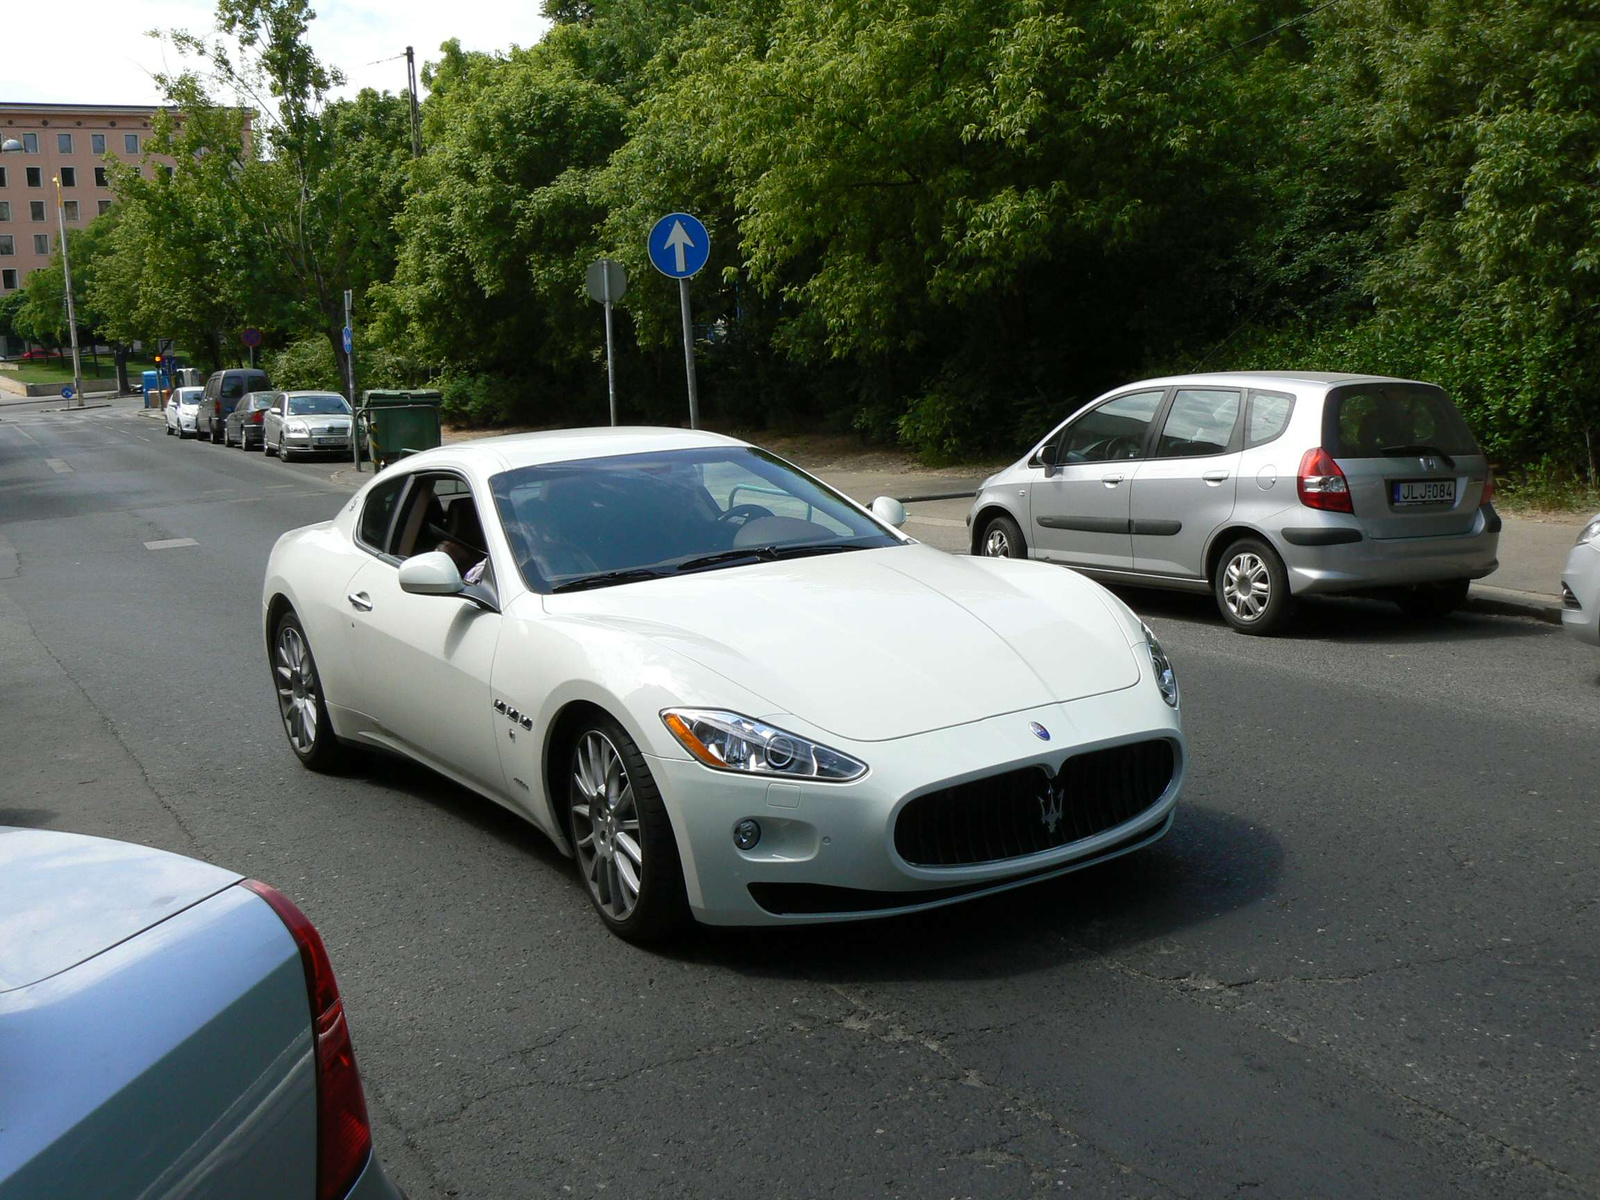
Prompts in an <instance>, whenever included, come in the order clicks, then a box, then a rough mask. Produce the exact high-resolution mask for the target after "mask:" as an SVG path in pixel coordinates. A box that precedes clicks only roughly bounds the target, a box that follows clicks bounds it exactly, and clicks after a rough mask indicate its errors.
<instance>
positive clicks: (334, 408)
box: [289, 392, 350, 417]
mask: <svg viewBox="0 0 1600 1200" xmlns="http://www.w3.org/2000/svg"><path fill="white" fill-rule="evenodd" d="M349 411H350V406H349V405H348V404H346V403H345V402H344V397H343V396H340V395H338V394H336V393H334V392H328V393H326V394H318V395H314V396H290V397H289V415H290V416H293V417H314V416H327V415H329V414H331V413H348V412H349Z"/></svg>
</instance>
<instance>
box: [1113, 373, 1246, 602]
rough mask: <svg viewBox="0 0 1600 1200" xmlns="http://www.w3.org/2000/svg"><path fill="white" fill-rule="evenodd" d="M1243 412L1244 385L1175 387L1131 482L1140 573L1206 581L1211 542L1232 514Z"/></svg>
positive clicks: (1135, 554) (1135, 555)
mask: <svg viewBox="0 0 1600 1200" xmlns="http://www.w3.org/2000/svg"><path fill="white" fill-rule="evenodd" d="M1243 407H1244V395H1243V392H1242V390H1241V389H1239V388H1218V387H1179V388H1175V389H1173V393H1172V397H1171V399H1170V400H1169V401H1168V403H1167V406H1166V408H1165V410H1164V411H1163V415H1162V418H1161V430H1160V433H1159V434H1157V436H1156V439H1155V442H1154V444H1153V446H1152V450H1151V455H1150V458H1149V459H1148V460H1147V461H1146V462H1145V463H1144V464H1142V465H1141V466H1140V468H1139V474H1138V477H1137V478H1136V479H1135V480H1134V481H1133V490H1132V495H1131V498H1130V499H1131V504H1130V509H1129V516H1130V518H1131V522H1132V534H1133V566H1134V569H1135V570H1137V571H1142V572H1148V573H1150V574H1152V575H1175V576H1181V577H1185V578H1190V579H1203V578H1205V574H1206V567H1205V555H1206V545H1207V543H1208V542H1209V541H1210V540H1211V535H1212V534H1213V533H1214V532H1216V531H1217V530H1218V529H1220V528H1222V526H1223V525H1224V524H1226V523H1227V521H1228V519H1229V518H1230V517H1231V516H1232V515H1233V503H1234V496H1235V489H1236V487H1237V485H1238V481H1239V459H1240V456H1241V445H1242V443H1241V437H1242V433H1241V428H1242V422H1241V420H1240V417H1241V414H1242V410H1243Z"/></svg>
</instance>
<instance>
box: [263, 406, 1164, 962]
mask: <svg viewBox="0 0 1600 1200" xmlns="http://www.w3.org/2000/svg"><path fill="white" fill-rule="evenodd" d="M903 519H904V510H903V509H902V508H900V506H899V505H897V504H896V503H895V502H893V501H887V500H881V501H878V502H875V504H874V506H873V508H872V509H871V510H870V511H869V510H867V509H864V508H862V507H860V506H859V505H856V504H855V503H854V502H852V501H850V500H848V499H846V498H845V497H843V496H841V495H839V494H838V493H836V492H834V491H832V490H831V489H829V488H828V487H827V486H826V485H825V484H822V483H820V482H819V481H817V480H815V479H812V478H811V477H810V476H807V475H805V474H804V473H803V472H800V471H798V470H797V469H795V468H794V467H792V466H790V465H789V464H787V463H784V462H783V461H782V460H780V459H777V458H774V457H773V456H771V455H769V454H766V453H765V452H763V451H760V450H758V449H756V448H754V447H751V446H748V445H746V444H744V443H741V442H736V441H734V440H732V439H729V438H722V437H718V436H716V435H711V434H701V433H691V432H685V431H676V430H583V431H571V432H567V433H558V434H532V435H520V436H514V437H508V438H496V439H487V440H484V441H482V442H476V443H465V444H459V443H458V444H456V445H453V446H449V447H443V448H441V449H439V450H433V451H428V452H426V453H424V454H419V455H414V456H412V457H410V458H407V459H405V460H403V461H402V462H401V463H399V464H397V465H396V466H394V467H392V468H390V469H389V470H387V471H385V472H383V473H382V474H381V475H379V476H378V477H377V478H376V479H375V480H374V482H373V483H371V484H369V485H368V486H367V487H366V488H365V489H363V491H362V492H360V493H358V494H357V496H356V497H355V498H354V499H352V500H351V501H350V502H349V504H348V505H347V506H346V507H345V509H344V510H343V511H342V512H341V513H340V514H339V515H338V516H337V517H336V518H335V519H334V520H333V521H331V522H327V523H324V524H322V525H318V526H310V527H307V528H305V529H301V530H296V531H294V532H292V533H289V534H286V535H285V536H284V537H283V539H281V540H280V541H279V543H278V545H277V547H276V548H275V549H274V551H273V555H272V559H271V562H270V563H269V564H268V568H267V578H266V583H265V588H264V590H263V594H262V602H263V611H262V617H263V633H264V635H265V638H266V641H267V649H268V654H269V658H270V660H271V665H272V670H273V679H274V684H275V688H276V691H277V696H278V703H279V711H280V714H281V716H282V718H283V722H284V729H285V732H286V734H287V736H288V739H289V743H290V746H291V748H292V749H293V750H294V752H295V753H296V755H298V756H299V757H300V759H301V761H302V762H303V763H304V764H305V765H306V766H308V767H311V768H313V769H323V768H325V767H327V766H329V765H331V764H332V763H333V762H334V761H335V760H336V759H337V757H338V756H339V755H340V754H341V752H342V750H343V749H344V748H345V747H346V746H348V745H350V744H352V743H354V744H367V745H372V746H378V747H383V748H385V749H388V750H392V751H397V752H399V753H401V754H405V755H408V756H410V757H412V758H414V759H416V760H417V761H419V762H421V763H423V764H425V765H427V766H429V767H432V768H434V769H435V770H438V771H440V772H441V773H443V774H446V775H448V776H450V777H451V778H453V779H455V780H457V781H458V782H460V783H462V784H464V785H466V786H467V787H470V788H473V789H474V790H476V791H478V792H480V793H482V794H483V795H485V796H487V797H489V798H491V799H493V800H495V801H496V802H498V803H500V804H503V805H505V806H506V807H508V808H511V809H512V810H514V811H516V812H518V813H520V814H522V815H523V816H525V817H527V818H528V819H529V820H530V821H532V822H533V823H534V824H535V825H537V826H538V827H539V828H540V829H541V830H543V831H544V832H545V833H546V834H548V835H549V836H550V838H551V839H552V840H553V841H554V842H555V843H556V844H557V845H558V846H560V847H561V848H562V850H563V851H564V852H566V853H569V854H571V855H573V857H574V858H575V859H576V860H577V866H578V869H579V875H580V877H581V878H582V879H583V881H584V884H585V886H586V887H587V889H588V891H589V895H590V899H591V900H592V901H593V903H594V905H595V908H596V909H597V911H598V912H599V914H600V916H601V918H602V919H603V920H604V922H605V924H606V925H607V926H608V927H609V928H611V929H612V930H613V931H614V932H616V933H618V934H620V935H622V936H624V937H632V938H645V937H651V936H655V935H658V934H660V933H662V932H664V931H665V930H667V929H669V928H671V927H674V926H675V925H676V924H677V923H679V918H680V917H688V916H693V917H694V918H696V919H698V920H699V921H702V922H705V923H708V924H722V925H756V924H782V923H792V922H813V921H834V920H843V919H851V918H860V917H867V916H881V915H887V914H891V913H898V912H906V911H911V910H914V909H919V908H926V907H931V906H934V905H941V904H948V903H952V902H954V901H957V900H960V899H965V898H968V897H971V896H974V895H978V894H981V893H984V892H989V891H997V890H1000V889H1003V888H1009V887H1015V886H1018V885H1021V884H1024V883H1028V882H1033V881H1036V880H1039V879H1043V878H1047V877H1050V876H1052V875H1058V874H1061V873H1063V872H1066V871H1071V870H1075V869H1077V868H1080V867H1083V866H1086V865H1089V864H1091V863H1095V862H1100V861H1104V860H1105V859H1108V858H1111V857H1114V856H1116V855H1119V854H1124V853H1127V852H1128V851H1131V850H1135V849H1138V848H1140V847H1142V846H1145V845H1148V844H1149V843H1151V842H1153V841H1154V840H1156V839H1157V838H1159V837H1160V836H1161V835H1162V834H1164V833H1165V832H1166V831H1167V829H1168V828H1169V827H1170V825H1171V822H1172V815H1173V809H1174V806H1175V805H1176V803H1177V800H1178V795H1179V792H1180V790H1181V787H1182V784H1183V778H1184V772H1185V765H1186V761H1187V760H1186V752H1185V745H1184V736H1183V726H1182V719H1181V715H1180V709H1179V697H1178V688H1177V683H1176V680H1175V677H1174V675H1173V671H1172V668H1171V665H1170V664H1169V663H1168V662H1167V659H1166V656H1165V654H1164V653H1163V652H1162V650H1161V647H1160V645H1159V643H1157V641H1156V639H1155V637H1154V635H1153V634H1152V633H1151V632H1150V631H1149V629H1148V628H1146V627H1145V626H1144V625H1143V624H1142V623H1141V622H1140V621H1139V619H1138V618H1137V617H1136V616H1134V614H1133V613H1132V612H1131V611H1129V610H1128V608H1127V607H1126V606H1125V605H1124V604H1123V603H1122V602H1121V601H1119V600H1117V599H1116V598H1115V597H1114V596H1112V595H1111V594H1110V593H1109V592H1107V591H1106V590H1105V589H1104V588H1102V587H1100V586H1099V585H1098V584H1095V583H1093V582H1091V581H1089V580H1087V579H1085V578H1083V577H1082V576H1080V575H1077V574H1075V573H1073V572H1070V571H1063V570H1061V569H1060V568H1057V567H1053V566H1050V565H1047V564H1044V563H1038V562H1031V561H1026V560H1016V559H988V558H971V557H965V556H960V557H958V556H952V555H947V554H944V553H942V552H940V551H937V550H934V549H931V548H929V547H926V546H923V545H920V544H918V543H916V542H915V541H913V540H911V539H909V538H907V537H905V536H904V535H903V534H901V533H899V532H898V531H897V529H896V528H895V525H896V523H897V522H898V521H900V520H903Z"/></svg>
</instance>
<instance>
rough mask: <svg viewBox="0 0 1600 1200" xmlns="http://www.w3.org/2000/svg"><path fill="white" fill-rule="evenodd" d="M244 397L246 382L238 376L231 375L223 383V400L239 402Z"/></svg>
mask: <svg viewBox="0 0 1600 1200" xmlns="http://www.w3.org/2000/svg"><path fill="white" fill-rule="evenodd" d="M242 395H244V380H243V379H242V378H240V377H239V376H238V375H229V376H227V377H226V378H225V379H223V381H222V398H223V399H224V400H237V399H238V398H239V397H240V396H242Z"/></svg>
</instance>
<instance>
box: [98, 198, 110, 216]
mask: <svg viewBox="0 0 1600 1200" xmlns="http://www.w3.org/2000/svg"><path fill="white" fill-rule="evenodd" d="M110 211H111V201H109V200H102V201H100V215H101V216H102V217H103V216H105V215H106V214H107V213H108V212H110Z"/></svg>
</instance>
